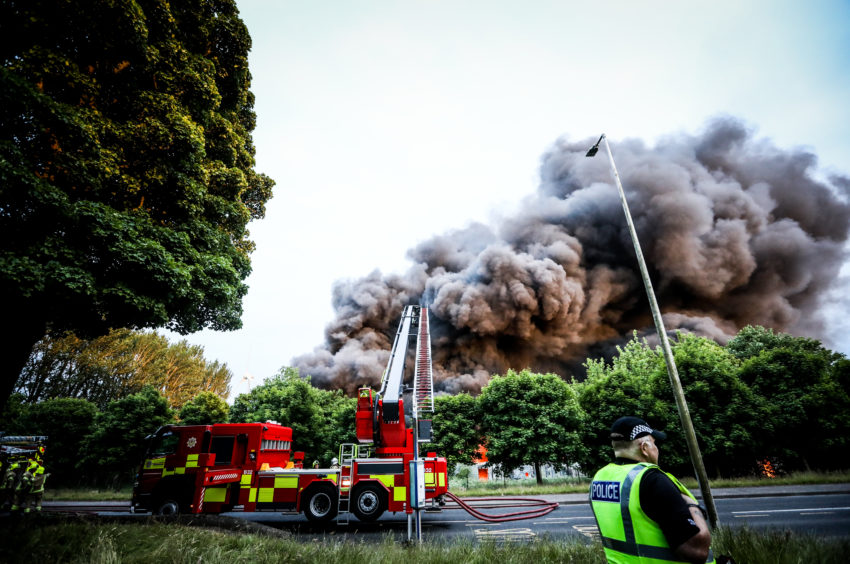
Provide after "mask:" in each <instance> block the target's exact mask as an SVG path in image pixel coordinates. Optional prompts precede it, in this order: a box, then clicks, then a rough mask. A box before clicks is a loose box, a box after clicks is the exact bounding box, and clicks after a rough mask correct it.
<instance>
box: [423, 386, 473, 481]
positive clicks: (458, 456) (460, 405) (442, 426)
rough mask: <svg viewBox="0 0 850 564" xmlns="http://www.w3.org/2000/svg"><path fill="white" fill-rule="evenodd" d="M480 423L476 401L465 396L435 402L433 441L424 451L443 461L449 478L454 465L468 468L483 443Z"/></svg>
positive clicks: (450, 397)
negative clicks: (432, 452)
mask: <svg viewBox="0 0 850 564" xmlns="http://www.w3.org/2000/svg"><path fill="white" fill-rule="evenodd" d="M480 422H481V412H480V410H479V407H478V401H477V399H476V398H474V397H472V396H470V395H469V394H467V393H460V394H457V395H454V396H438V397H436V398H435V401H434V417H433V419H432V428H433V433H434V440H433V441H432V442H431V446H429V447H428V449H429V450H433V451H435V452H437V454H439V455H440V456H445V457H446V460H447V461H448V464H449V474H451V473H453V472H454V469H455V467H456V466H457V465H458V464H472V462H473V460H474V459H475V457H476V455H477V451H478V448H479V447H480V446H481V445H483V444H484V443H485V438H484V433H483V430H482V428H481V423H480Z"/></svg>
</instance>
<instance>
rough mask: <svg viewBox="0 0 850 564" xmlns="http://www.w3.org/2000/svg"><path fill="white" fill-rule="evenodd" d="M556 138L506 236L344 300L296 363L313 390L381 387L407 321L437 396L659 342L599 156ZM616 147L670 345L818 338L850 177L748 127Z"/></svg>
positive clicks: (341, 293)
mask: <svg viewBox="0 0 850 564" xmlns="http://www.w3.org/2000/svg"><path fill="white" fill-rule="evenodd" d="M594 141H595V139H584V140H581V141H577V142H571V141H569V140H566V139H561V140H559V141H558V142H556V143H555V145H554V146H553V147H552V148H551V149H550V150H549V151H548V152H547V153H546V154H545V155H543V157H542V163H541V167H540V173H541V182H540V187H539V190H538V191H537V193H536V194H534V195H533V196H530V197H528V198H527V199H526V200H525V201H524V202H522V204H521V206H520V211H519V212H518V213H517V214H516V215H515V216H514V217H511V218H508V219H506V220H504V221H503V222H502V223H501V224H500V225H498V226H486V225H481V224H474V225H471V226H469V227H466V228H464V229H460V230H457V231H452V232H449V233H446V234H444V235H439V236H436V237H434V238H433V239H431V240H429V241H425V242H424V243H422V244H420V245H419V246H417V247H416V248H414V249H412V250H410V251H409V253H408V256H409V258H410V259H411V260H412V261H413V262H414V266H412V267H411V268H410V270H408V272H407V273H406V274H404V275H401V276H396V275H389V276H383V275H382V274H381V273H380V272H377V271H376V272H373V273H372V274H370V275H368V276H366V277H365V278H363V279H361V280H356V281H345V282H339V283H337V284H336V285H335V288H334V296H333V305H334V308H335V310H336V319H335V320H334V321H333V322H331V324H330V325H329V326H328V327H327V330H326V335H327V339H326V343H325V345H324V346H323V347H320V348H318V349H316V351H314V352H313V353H312V354H308V355H304V356H301V357H298V358H296V359H294V365H295V366H297V367H298V368H299V369H300V370H301V373H302V374H311V375H312V377H313V382H314V383H315V384H317V385H319V386H323V387H332V388H342V389H345V390H347V391H353V390H354V389H356V388H357V387H359V386H361V385H376V384H377V383H378V382H380V377H381V374H382V371H383V369H384V367H385V365H386V362H387V359H388V356H389V349H390V347H391V345H392V339H393V336H394V334H395V330H396V327H397V324H398V318H399V315H400V313H401V310H402V307H403V306H404V305H407V304H421V305H424V306H428V307H429V308H430V312H431V331H432V351H433V356H434V364H435V366H434V374H435V381H436V384H437V387H438V389H440V390H443V391H446V392H456V391H459V390H469V391H472V392H477V391H479V390H480V388H481V387H482V386H483V385H485V384H486V383H487V381H488V379H489V377H490V375H491V374H496V373H504V372H505V371H506V370H507V369H509V368H514V369H522V368H526V367H528V368H532V369H533V370H538V371H554V372H557V373H560V374H562V375H567V374H569V373H570V371H572V370H574V369H576V368H577V367H580V366H581V363H582V361H583V360H584V359H585V358H586V357H587V355H588V354H595V353H599V351H603V350H605V349H606V347H607V348H610V347H611V346H612V344H613V343H618V342H622V340H623V339H624V338H628V337H630V335H631V333H632V332H633V331H634V330H638V331H639V332H641V333H651V327H652V319H651V316H650V314H649V311H648V306H647V301H646V297H645V294H644V290H643V285H642V283H641V281H640V275H639V273H638V270H637V266H636V263H635V256H634V249H633V247H632V243H631V240H630V238H629V235H628V231H627V228H626V225H625V221H624V218H623V211H622V208H621V206H620V202H619V198H618V196H617V191H616V187H615V185H614V183H613V180H612V177H611V173H610V170H609V164H608V160H607V157H606V155H603V154H600V155H598V156H597V157H596V158H593V159H589V158H585V156H584V154H585V152H586V151H587V148H588V147H589V146H590V145H591V144H592V143H593V142H594ZM612 150H613V151H614V155H615V158H616V162H617V167H618V170H619V172H620V175H621V178H622V181H623V184H624V186H625V189H626V192H627V197H628V199H629V206H630V208H631V212H632V215H633V217H634V221H635V226H636V228H637V231H638V236H639V238H640V240H641V244H642V246H643V252H644V254H645V256H646V260H647V262H648V264H649V265H650V270H651V274H652V277H653V283H654V285H655V290H656V292H657V294H658V299H659V303H660V304H661V306H662V310H663V312H664V319H665V323H666V325H667V328H668V330H676V329H682V330H687V331H692V332H694V333H697V334H700V335H705V336H708V337H711V338H714V339H717V340H718V341H720V342H725V340H726V339H728V338H729V337H730V336H731V335H734V334H735V333H736V332H737V331H738V330H739V329H740V328H741V327H743V326H744V325H746V324H760V325H765V326H768V327H772V328H775V329H777V330H782V331H790V332H792V333H794V332H797V333H801V334H806V335H815V336H817V335H820V334H821V333H822V331H823V327H822V324H823V322H822V318H821V316H820V313H819V307H820V305H821V300H822V299H823V296H825V295H826V291H827V290H828V289H829V288H830V286H831V285H832V284H833V283H834V282H835V281H836V280H837V276H838V271H839V269H840V267H841V264H842V262H843V260H844V258H845V250H844V243H845V241H846V240H847V236H848V226H850V206H848V201H847V195H848V187H850V179H848V178H847V177H842V176H837V177H832V178H830V179H828V180H824V179H819V178H817V177H816V175H815V167H816V158H815V156H814V155H812V154H810V153H808V152H805V151H802V150H792V151H784V150H781V149H778V148H776V147H775V146H773V145H772V144H771V143H769V142H767V141H764V140H758V139H755V138H754V137H753V134H752V132H751V131H750V130H748V129H747V128H746V127H745V126H744V125H743V124H742V123H741V122H739V121H737V120H735V119H731V118H723V119H717V120H714V121H713V122H711V123H710V124H709V125H708V127H707V128H706V130H705V131H704V132H703V133H702V135H699V136H689V135H676V136H671V137H669V138H666V139H664V140H663V141H661V142H660V143H658V145H657V146H655V147H647V146H646V145H645V144H644V143H642V142H641V141H637V140H625V141H616V142H614V143H613V144H612Z"/></svg>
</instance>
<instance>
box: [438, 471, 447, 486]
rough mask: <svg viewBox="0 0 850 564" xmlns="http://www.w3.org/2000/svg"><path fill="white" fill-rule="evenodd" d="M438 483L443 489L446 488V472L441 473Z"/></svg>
mask: <svg viewBox="0 0 850 564" xmlns="http://www.w3.org/2000/svg"><path fill="white" fill-rule="evenodd" d="M437 483H438V485H439V486H440V487H441V488H444V487H446V474H445V473H444V472H440V473H439V475H438V476H437Z"/></svg>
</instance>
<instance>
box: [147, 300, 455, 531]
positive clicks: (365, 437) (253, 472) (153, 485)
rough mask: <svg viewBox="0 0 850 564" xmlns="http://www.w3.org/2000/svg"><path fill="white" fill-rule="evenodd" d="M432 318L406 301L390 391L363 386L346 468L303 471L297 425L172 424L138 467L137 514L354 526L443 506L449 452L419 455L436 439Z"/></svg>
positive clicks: (343, 453)
mask: <svg viewBox="0 0 850 564" xmlns="http://www.w3.org/2000/svg"><path fill="white" fill-rule="evenodd" d="M427 320H428V317H427V310H426V309H425V308H420V307H418V306H408V307H406V308H405V310H404V314H403V315H402V322H401V324H400V327H399V331H398V333H397V334H396V339H395V343H394V345H393V350H392V353H391V355H390V361H389V365H388V367H387V371H386V372H385V374H384V378H383V380H382V386H381V391H380V392H378V393H375V392H373V390H372V389H371V388H361V389H360V390H359V392H358V403H357V414H356V419H357V428H356V431H357V438H358V441H359V444H343V445H341V446H340V454H339V463H340V467H339V468H329V469H308V468H303V467H302V463H301V462H302V461H303V453H300V452H293V451H292V450H291V448H292V443H293V436H292V429H291V428H289V427H286V426H283V425H280V424H277V423H274V422H271V421H269V422H265V423H225V424H215V425H187V426H178V425H167V426H165V427H162V428H160V429H159V430H158V431H157V432H156V434H155V435H154V436H153V437H152V438H151V442H150V446H149V448H148V451H147V454H146V456H145V460H144V462H143V463H142V465H141V467H140V468H139V472H138V475H137V478H136V483H135V484H134V488H133V501H132V505H133V508H134V511H150V512H153V513H157V514H165V515H167V514H175V513H221V512H227V511H246V512H248V511H278V512H303V513H304V514H305V515H306V517H307V518H308V519H309V520H311V521H317V522H324V521H330V520H332V519H334V518H335V517H338V519H337V521H338V522H343V523H347V522H348V517H349V514H350V513H353V514H354V515H355V516H356V517H357V518H358V519H359V520H361V521H373V520H375V519H377V518H378V517H380V516H381V515H382V514H383V513H384V512H385V511H392V512H398V511H404V512H406V513H412V512H413V510H414V509H420V508H423V507H426V508H430V509H438V508H439V505H440V504H441V503H442V496H443V495H444V494H445V493H446V492H447V491H448V476H447V464H446V459H445V458H442V457H437V456H436V454H435V453H430V452H429V453H428V454H427V456H425V457H420V456H419V452H418V446H419V443H422V442H428V441H429V440H430V420H425V419H419V414H421V413H424V412H427V411H428V410H431V411H433V379H432V375H431V368H430V337H429V335H428V333H429V331H428V321H427ZM413 337H415V338H416V341H417V349H416V355H415V359H416V361H415V363H414V365H415V374H414V377H413V387H412V388H411V390H410V391H411V392H412V394H411V398H412V404H413V413H414V416H413V417H412V418H410V420H411V421H415V423H416V424H415V425H412V426H408V424H407V420H408V417H406V416H405V410H404V399H403V397H402V396H403V393H404V392H405V391H406V388H404V386H403V385H402V381H403V374H404V367H405V359H406V356H407V349H408V342H409V341H410V340H411V339H412V338H413ZM296 439H297V438H296ZM429 504H430V505H429Z"/></svg>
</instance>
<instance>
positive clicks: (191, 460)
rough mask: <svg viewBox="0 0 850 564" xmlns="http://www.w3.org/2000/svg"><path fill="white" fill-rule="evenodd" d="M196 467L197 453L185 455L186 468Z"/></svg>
mask: <svg viewBox="0 0 850 564" xmlns="http://www.w3.org/2000/svg"><path fill="white" fill-rule="evenodd" d="M197 467H198V455H197V454H190V455H188V456H187V457H186V468H197Z"/></svg>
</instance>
